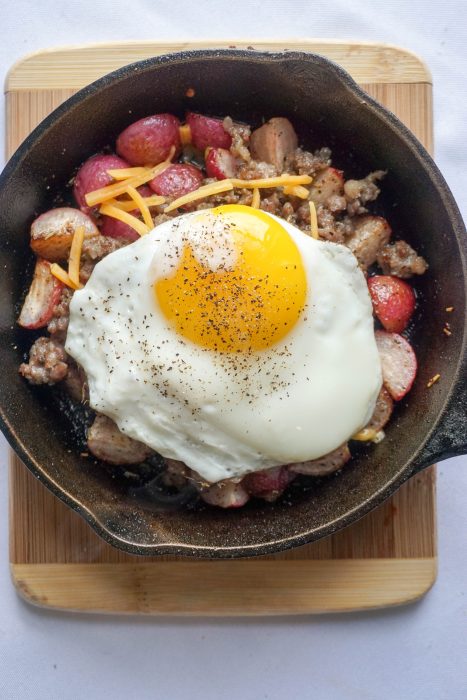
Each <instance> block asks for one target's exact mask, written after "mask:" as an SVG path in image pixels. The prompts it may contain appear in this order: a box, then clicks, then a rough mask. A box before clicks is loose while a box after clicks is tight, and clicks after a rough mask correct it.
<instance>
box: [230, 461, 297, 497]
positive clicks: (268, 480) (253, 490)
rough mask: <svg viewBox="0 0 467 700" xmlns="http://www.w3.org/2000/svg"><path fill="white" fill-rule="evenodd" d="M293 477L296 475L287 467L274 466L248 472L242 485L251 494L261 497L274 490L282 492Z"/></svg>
mask: <svg viewBox="0 0 467 700" xmlns="http://www.w3.org/2000/svg"><path fill="white" fill-rule="evenodd" d="M293 478H294V476H293V475H292V474H291V473H290V472H289V471H288V469H287V468H286V467H273V468H272V469H264V470H263V471H260V472H252V473H251V474H247V475H246V476H245V478H244V479H243V481H242V485H243V486H244V487H245V489H246V490H247V491H248V493H249V494H250V495H251V496H259V497H261V496H263V495H264V494H269V493H270V492H273V491H275V492H277V493H278V494H281V493H282V492H283V491H284V489H285V488H286V487H287V486H288V485H289V483H290V482H291V481H292V480H293Z"/></svg>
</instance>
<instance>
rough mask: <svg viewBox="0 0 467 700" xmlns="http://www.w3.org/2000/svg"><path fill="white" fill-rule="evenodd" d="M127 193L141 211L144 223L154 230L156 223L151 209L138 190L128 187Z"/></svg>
mask: <svg viewBox="0 0 467 700" xmlns="http://www.w3.org/2000/svg"><path fill="white" fill-rule="evenodd" d="M126 191H127V192H128V194H129V195H130V197H131V198H132V200H133V201H134V203H135V204H136V206H137V207H138V209H139V210H140V212H141V214H142V215H143V221H144V223H145V224H146V226H148V228H149V229H152V228H153V227H154V221H153V220H152V216H151V213H150V211H149V207H148V205H147V204H146V202H145V201H144V199H143V198H142V196H141V195H140V193H139V192H138V190H135V188H134V187H132V186H131V185H128V187H127V189H126Z"/></svg>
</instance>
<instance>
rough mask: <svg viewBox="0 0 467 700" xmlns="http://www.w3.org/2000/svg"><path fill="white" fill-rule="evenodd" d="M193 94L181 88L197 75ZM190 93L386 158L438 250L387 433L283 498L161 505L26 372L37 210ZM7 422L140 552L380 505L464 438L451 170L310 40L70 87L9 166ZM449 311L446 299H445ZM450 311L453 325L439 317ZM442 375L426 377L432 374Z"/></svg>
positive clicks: (460, 272) (273, 544) (317, 521)
mask: <svg viewBox="0 0 467 700" xmlns="http://www.w3.org/2000/svg"><path fill="white" fill-rule="evenodd" d="M189 87H191V88H194V90H195V96H194V97H193V98H191V99H189V98H187V97H186V94H185V93H186V90H187V88H189ZM186 109H192V110H195V111H200V112H204V113H208V114H212V115H226V114H229V115H231V116H232V117H234V118H237V119H241V120H245V121H247V122H249V123H252V124H253V125H255V124H259V123H260V122H261V119H262V118H269V117H271V116H287V117H289V118H290V119H291V120H292V122H293V123H294V125H295V126H296V128H297V130H298V132H299V136H300V138H301V141H302V143H304V144H306V145H307V146H308V147H312V148H314V147H318V146H321V145H329V146H331V147H332V149H333V155H334V164H335V165H337V167H343V168H345V170H346V173H347V175H348V176H352V177H358V176H361V175H364V174H366V173H367V172H369V171H370V170H372V169H381V168H382V169H387V170H388V175H387V177H386V179H385V181H384V187H383V194H382V195H381V199H380V200H379V204H378V206H379V208H380V211H381V212H382V213H383V212H384V214H385V215H386V216H387V218H388V219H389V221H390V223H391V225H392V226H393V229H394V232H395V234H396V236H400V237H402V238H404V239H406V240H408V241H409V242H410V243H412V244H413V245H414V247H415V248H416V249H417V250H418V251H420V252H421V254H423V255H424V256H425V257H426V258H427V260H428V261H429V263H430V269H429V271H428V273H427V274H426V275H424V276H423V278H421V279H420V281H417V283H416V287H417V292H418V295H419V308H418V315H417V318H416V319H415V323H414V329H413V333H412V342H413V344H414V346H415V348H416V352H417V356H418V360H419V365H420V370H419V375H418V378H417V380H416V383H415V386H414V388H413V389H412V391H411V392H410V394H409V396H408V397H407V400H404V401H403V402H401V404H400V405H399V406H398V407H397V411H396V413H395V415H394V417H393V419H392V421H391V423H390V425H389V426H388V429H387V437H386V439H385V440H384V441H383V442H382V443H381V444H379V445H377V446H371V447H369V448H363V449H360V452H359V453H358V454H357V455H356V456H355V458H354V459H353V460H352V461H351V462H350V463H349V465H348V466H346V468H345V469H344V470H343V472H342V473H341V474H338V475H336V476H334V477H330V478H328V479H323V480H322V481H320V482H318V483H313V484H312V483H311V482H309V483H308V484H306V483H305V485H303V484H304V482H302V484H301V485H300V486H296V487H294V486H292V489H291V492H290V495H289V496H287V497H286V498H285V499H284V500H282V501H280V502H278V503H277V504H276V505H267V504H266V505H262V504H260V503H252V504H249V505H248V506H246V507H245V508H243V509H239V510H234V511H227V512H226V511H221V510H216V509H210V508H204V509H197V508H194V509H190V508H188V509H187V508H186V507H185V506H181V507H179V508H166V507H165V506H164V504H163V503H157V504H156V505H153V506H152V507H150V506H149V504H148V503H146V502H144V501H142V500H141V499H139V498H136V497H135V496H134V494H133V495H132V494H131V493H130V492H129V491H128V489H126V487H125V486H124V485H123V483H124V480H122V479H112V478H111V475H110V474H109V473H108V472H107V470H105V469H104V468H101V467H99V466H96V465H95V464H92V463H90V462H89V461H88V460H86V459H85V458H82V457H80V455H79V452H80V447H79V444H78V443H79V438H78V437H77V434H79V431H76V430H74V429H73V424H72V422H71V420H70V417H69V415H68V413H67V411H66V410H64V409H63V404H61V403H60V401H59V400H57V398H54V392H51V391H49V390H47V389H42V390H41V389H34V388H32V387H30V386H29V385H28V384H27V383H26V382H25V381H24V380H22V379H21V378H20V377H19V376H18V365H19V363H20V362H21V361H22V358H23V355H24V353H25V351H27V349H28V348H29V346H30V344H31V340H32V337H31V336H29V335H28V334H27V333H25V332H24V331H21V330H20V329H18V328H17V327H16V326H15V321H16V318H17V313H18V309H19V306H20V303H21V299H22V298H23V297H24V293H25V289H26V287H27V285H28V279H29V277H28V270H27V268H26V266H25V263H26V261H27V260H31V258H32V256H31V254H30V251H29V248H28V240H29V226H30V223H31V221H32V220H33V218H34V216H35V215H37V214H38V213H40V212H42V211H45V210H47V209H48V208H50V207H51V206H53V205H54V195H55V193H57V192H61V191H64V190H65V185H66V183H67V182H68V180H69V179H70V175H71V173H73V171H74V170H75V168H76V167H77V166H78V165H79V164H80V163H81V162H82V161H83V160H85V159H86V158H87V157H88V156H90V155H91V154H93V153H95V152H96V151H99V150H100V149H101V148H103V147H104V146H106V145H108V144H111V143H113V142H114V141H115V137H116V136H117V134H118V133H119V132H120V131H121V130H122V129H123V128H124V127H125V126H127V125H128V124H129V123H131V122H133V121H135V120H136V119H139V118H141V117H143V116H146V115H148V114H153V113H157V112H172V113H176V114H179V115H180V116H183V113H184V111H185V110H186ZM0 230H1V237H0V242H1V243H0V256H1V259H0V263H1V270H2V275H1V295H2V296H1V298H2V304H1V325H0V332H1V336H2V343H1V350H0V353H1V355H0V361H1V365H2V373H3V381H2V382H1V388H0V407H1V422H2V429H3V431H4V433H5V435H6V436H7V438H8V440H9V441H10V444H11V445H12V447H13V448H14V449H15V450H16V452H17V453H18V455H19V456H20V457H21V459H22V460H23V461H24V462H25V464H26V465H27V466H28V467H29V469H30V470H31V471H32V472H33V474H34V475H35V476H36V477H37V478H38V479H39V480H40V481H42V482H43V483H44V484H45V485H46V486H47V487H48V488H50V489H51V490H52V491H53V493H55V494H56V495H57V496H58V497H59V498H61V499H62V500H63V501H64V502H65V503H67V504H68V505H69V506H71V507H72V508H73V509H74V510H76V511H77V512H78V513H80V514H81V515H82V516H83V517H84V518H85V519H86V520H87V521H88V522H89V523H90V524H91V526H92V527H93V528H94V529H95V530H96V532H98V533H99V534H100V535H101V536H102V537H103V538H104V539H105V540H107V541H108V542H110V543H111V544H113V545H115V546H117V547H120V548H122V549H124V550H126V551H128V552H132V553H135V554H158V553H161V554H162V553H164V554H167V553H171V554H190V555H196V556H204V557H240V556H252V555H257V554H265V553H268V552H274V551H279V550H282V549H286V548H288V547H292V546H296V545H300V544H304V543H306V542H310V541H312V540H316V539H318V538H320V537H323V536H324V535H329V534H330V533H332V532H335V531H336V530H339V529H341V528H343V527H345V526H347V525H349V524H350V523H352V522H354V521H355V520H356V519H357V518H360V517H361V516H362V515H364V514H365V513H367V512H368V511H369V510H370V509H372V508H374V507H375V506H377V505H378V504H379V503H381V502H382V501H383V500H384V499H385V498H387V497H388V496H389V495H390V494H392V493H393V492H394V491H395V490H396V489H397V488H398V487H399V486H400V485H401V484H402V483H403V482H404V481H405V480H406V479H408V478H409V477H411V476H412V475H413V474H415V473H416V472H418V471H419V470H421V469H423V468H424V467H425V466H427V465H429V464H431V463H432V462H434V461H438V460H441V459H445V458H447V457H450V456H453V455H456V454H461V453H463V452H466V451H467V420H466V413H465V407H466V401H467V388H466V376H467V354H466V325H465V318H466V309H465V302H466V288H467V271H466V253H467V247H466V239H465V228H464V225H463V223H462V220H461V218H460V215H459V212H458V209H457V207H456V204H455V202H454V200H453V198H452V195H451V193H450V192H449V190H448V188H447V186H446V183H445V182H444V180H443V178H442V176H441V174H440V173H439V171H438V169H437V168H436V166H435V165H434V164H433V161H432V160H431V158H430V157H429V156H428V154H427V153H426V151H425V150H424V149H423V148H422V146H421V145H420V144H419V143H418V142H417V141H416V139H415V138H414V137H413V136H412V135H411V134H410V133H409V132H408V131H407V130H406V129H405V128H404V126H403V125H402V124H401V123H400V122H399V121H398V120H397V119H396V118H395V117H394V116H393V115H392V114H391V113H390V112H388V111H387V110H385V109H383V107H381V106H380V105H378V104H377V103H376V102H374V101H373V100H372V99H371V98H369V97H368V95H366V94H365V93H364V92H362V90H360V89H359V88H358V87H357V86H356V84H355V83H354V82H353V80H352V79H351V78H350V77H349V76H348V75H347V74H346V73H345V72H344V71H343V70H342V69H340V68H339V67H338V66H336V65H334V64H332V63H331V62H329V61H328V60H326V59H324V58H322V57H320V56H315V55H312V54H305V53H297V52H290V53H289V52H287V53H259V52H252V51H237V50H212V51H194V52H183V53H179V54H172V55H170V56H161V57H157V58H153V59H150V60H146V61H142V62H140V63H136V64H133V65H130V66H126V67H125V68H122V69H120V70H117V71H115V72H114V73H111V74H110V75H107V76H105V77H104V78H102V79H101V80H98V81H96V82H95V83H93V84H92V85H90V86H88V87H86V88H84V89H83V90H81V91H80V92H78V93H77V94H76V95H75V96H73V97H72V98H71V99H69V100H67V101H66V102H65V103H64V104H63V105H62V106H61V107H59V108H58V109H57V110H56V111H55V112H53V114H52V115H50V116H49V117H48V118H47V119H45V120H44V121H43V122H42V123H41V124H40V125H39V126H38V127H37V129H35V131H34V132H33V133H32V134H31V135H30V136H29V138H27V139H26V141H25V142H24V143H23V144H22V145H21V147H20V148H19V149H18V151H17V152H16V153H15V155H14V156H13V157H12V159H11V160H10V162H9V163H8V165H7V167H6V169H5V171H4V173H3V175H2V177H1V180H0ZM447 306H454V307H455V311H454V312H453V313H452V314H449V316H447V315H446V312H445V307H447ZM446 320H449V322H450V323H451V328H452V336H451V337H450V338H446V337H445V335H444V334H443V332H442V329H443V326H444V323H445V321H446ZM437 373H439V374H441V379H440V381H439V382H438V383H437V384H435V385H434V386H433V387H432V388H431V389H430V390H428V389H427V388H426V383H427V381H428V379H429V378H430V377H432V376H433V375H434V374H437Z"/></svg>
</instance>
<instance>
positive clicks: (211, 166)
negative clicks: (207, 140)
mask: <svg viewBox="0 0 467 700" xmlns="http://www.w3.org/2000/svg"><path fill="white" fill-rule="evenodd" d="M205 164H206V172H207V174H208V177H215V178H216V179H217V180H225V179H226V178H228V177H235V158H234V157H233V155H232V154H231V152H230V151H228V150H227V149H226V148H207V149H206V154H205Z"/></svg>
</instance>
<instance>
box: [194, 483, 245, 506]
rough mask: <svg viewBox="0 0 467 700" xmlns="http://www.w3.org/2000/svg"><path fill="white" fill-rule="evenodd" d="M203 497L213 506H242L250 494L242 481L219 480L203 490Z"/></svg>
mask: <svg viewBox="0 0 467 700" xmlns="http://www.w3.org/2000/svg"><path fill="white" fill-rule="evenodd" d="M201 498H202V499H203V501H205V502H206V503H209V505H211V506H218V507H219V508H240V507H241V506H244V505H245V503H246V502H247V501H248V499H249V498H250V496H249V494H248V492H247V491H246V490H245V488H244V487H243V486H242V484H241V483H236V482H234V481H219V482H218V483H217V484H213V485H212V486H210V487H209V488H208V489H206V490H205V491H202V492H201Z"/></svg>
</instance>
